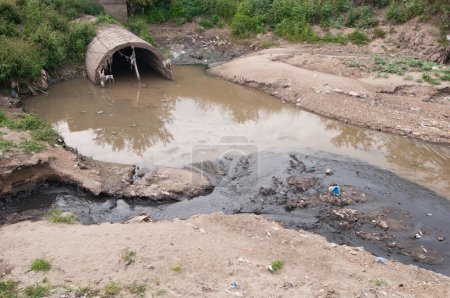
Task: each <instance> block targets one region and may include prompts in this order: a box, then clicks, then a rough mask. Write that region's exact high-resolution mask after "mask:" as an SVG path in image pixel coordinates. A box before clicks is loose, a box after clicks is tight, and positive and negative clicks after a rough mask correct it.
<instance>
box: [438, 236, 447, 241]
mask: <svg viewBox="0 0 450 298" xmlns="http://www.w3.org/2000/svg"><path fill="white" fill-rule="evenodd" d="M437 240H438V241H444V240H445V237H444V236H438V237H437Z"/></svg>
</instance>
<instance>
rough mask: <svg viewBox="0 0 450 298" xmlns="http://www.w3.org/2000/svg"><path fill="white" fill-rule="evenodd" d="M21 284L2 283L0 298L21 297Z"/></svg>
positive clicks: (10, 281) (0, 282)
mask: <svg viewBox="0 0 450 298" xmlns="http://www.w3.org/2000/svg"><path fill="white" fill-rule="evenodd" d="M18 285H19V282H17V281H12V280H2V281H0V297H1V298H17V297H18V295H19V290H18V288H17V287H18Z"/></svg>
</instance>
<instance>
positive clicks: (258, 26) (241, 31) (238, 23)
mask: <svg viewBox="0 0 450 298" xmlns="http://www.w3.org/2000/svg"><path fill="white" fill-rule="evenodd" d="M264 31H265V29H264V25H263V24H262V22H261V20H259V19H258V18H256V17H250V16H248V15H245V14H241V13H237V14H236V15H235V16H234V18H233V21H232V22H231V32H232V33H233V35H234V36H237V37H239V38H248V37H250V35H251V34H252V33H262V32H264Z"/></svg>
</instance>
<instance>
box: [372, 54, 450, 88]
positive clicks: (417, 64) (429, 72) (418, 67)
mask: <svg viewBox="0 0 450 298" xmlns="http://www.w3.org/2000/svg"><path fill="white" fill-rule="evenodd" d="M373 61H374V64H375V67H374V70H375V71H377V72H378V73H385V74H386V73H390V74H397V75H401V76H402V75H404V74H405V72H407V71H414V72H421V73H422V78H421V79H420V81H419V82H424V81H425V82H427V83H429V84H433V85H438V84H440V81H441V80H442V81H446V80H449V79H450V67H442V66H440V67H439V66H438V64H437V63H435V62H432V61H427V60H423V59H417V58H413V57H400V58H394V59H391V58H385V57H379V56H375V57H373ZM404 79H405V80H407V81H411V80H413V77H412V76H410V75H408V76H406V77H405V78H404Z"/></svg>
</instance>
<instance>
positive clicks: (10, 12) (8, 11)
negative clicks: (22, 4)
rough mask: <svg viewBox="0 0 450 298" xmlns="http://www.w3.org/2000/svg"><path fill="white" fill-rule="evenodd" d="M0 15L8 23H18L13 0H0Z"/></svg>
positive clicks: (16, 9)
mask: <svg viewBox="0 0 450 298" xmlns="http://www.w3.org/2000/svg"><path fill="white" fill-rule="evenodd" d="M0 16H1V18H2V19H4V20H5V21H6V22H8V23H14V24H18V23H20V15H19V10H18V8H17V6H16V4H15V1H13V0H0Z"/></svg>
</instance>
